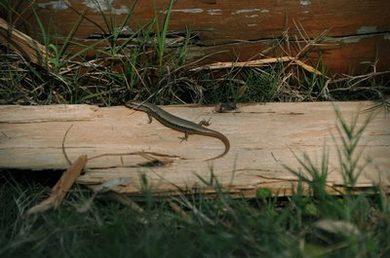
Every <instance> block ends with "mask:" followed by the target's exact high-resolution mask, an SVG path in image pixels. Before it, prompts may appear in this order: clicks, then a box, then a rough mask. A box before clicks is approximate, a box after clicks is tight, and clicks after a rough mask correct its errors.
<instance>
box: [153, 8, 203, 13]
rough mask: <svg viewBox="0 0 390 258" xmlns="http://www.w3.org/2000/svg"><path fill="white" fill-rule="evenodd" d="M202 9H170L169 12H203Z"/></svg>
mask: <svg viewBox="0 0 390 258" xmlns="http://www.w3.org/2000/svg"><path fill="white" fill-rule="evenodd" d="M167 12H168V11H161V12H160V13H167ZM203 12H204V10H203V9H200V8H189V9H172V10H171V13H203Z"/></svg>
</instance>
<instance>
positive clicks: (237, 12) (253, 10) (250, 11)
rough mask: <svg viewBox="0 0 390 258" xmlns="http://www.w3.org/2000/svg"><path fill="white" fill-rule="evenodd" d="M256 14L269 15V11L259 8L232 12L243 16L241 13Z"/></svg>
mask: <svg viewBox="0 0 390 258" xmlns="http://www.w3.org/2000/svg"><path fill="white" fill-rule="evenodd" d="M255 12H260V13H269V10H268V9H259V8H253V9H240V10H237V11H235V12H232V14H233V15H237V14H241V13H255Z"/></svg>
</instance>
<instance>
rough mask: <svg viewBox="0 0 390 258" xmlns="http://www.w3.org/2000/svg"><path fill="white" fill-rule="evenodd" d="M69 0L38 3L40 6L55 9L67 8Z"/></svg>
mask: <svg viewBox="0 0 390 258" xmlns="http://www.w3.org/2000/svg"><path fill="white" fill-rule="evenodd" d="M68 5H70V4H69V2H68V1H67V0H59V1H49V2H47V3H38V7H40V8H51V9H56V10H64V9H67V8H68Z"/></svg>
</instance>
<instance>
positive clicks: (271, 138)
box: [0, 102, 390, 196]
mask: <svg viewBox="0 0 390 258" xmlns="http://www.w3.org/2000/svg"><path fill="white" fill-rule="evenodd" d="M371 104H372V103H370V102H349V103H341V102H340V103H328V102H320V103H267V104H266V105H260V104H256V105H251V104H247V105H243V104H242V105H239V109H238V110H237V111H236V112H233V113H215V112H213V108H212V107H199V106H166V107H164V109H166V110H167V111H169V112H171V113H173V114H175V115H178V116H181V117H184V118H187V119H189V120H192V121H199V120H201V119H203V118H209V117H211V122H212V124H211V126H210V128H212V129H215V130H218V131H220V132H222V133H224V134H225V135H226V136H227V137H228V138H229V139H230V142H231V150H230V152H229V153H228V154H227V155H226V156H224V157H223V158H221V159H218V160H215V161H212V162H205V161H204V159H207V158H209V157H212V156H215V155H216V154H219V153H220V152H222V151H223V148H224V147H223V144H221V143H220V142H219V141H218V140H216V139H213V138H208V137H204V136H198V135H191V136H190V137H189V140H188V141H187V142H182V143H180V140H179V139H178V137H180V136H182V134H181V133H179V132H176V131H173V130H171V129H169V128H166V127H164V126H162V125H161V124H159V123H158V122H157V121H153V123H151V124H148V119H147V116H146V115H145V114H144V113H142V112H134V113H132V112H133V111H132V110H129V109H127V108H124V107H120V106H118V107H111V108H98V107H95V106H88V105H54V106H36V107H20V106H1V107H0V167H1V168H17V169H34V170H46V169H66V168H67V167H68V163H67V161H66V159H65V157H64V155H63V153H62V148H61V144H62V140H63V137H64V134H65V132H66V130H68V129H69V127H70V126H71V125H73V127H72V128H71V130H70V131H69V134H68V136H67V138H66V141H65V149H66V152H67V153H68V156H69V158H70V159H71V160H72V161H73V160H75V159H77V157H79V156H80V155H82V154H86V155H88V157H89V158H91V157H93V156H96V155H100V154H109V153H110V154H122V155H121V156H103V157H100V158H96V159H91V160H89V161H88V163H87V165H86V169H85V171H86V173H85V174H84V175H83V176H81V177H80V178H79V179H78V182H79V183H81V184H85V185H89V186H91V187H99V185H101V184H102V183H104V182H107V181H109V180H112V179H117V178H121V179H123V181H124V182H127V183H125V184H123V185H118V186H115V188H114V189H115V190H116V191H120V192H126V193H130V194H139V193H140V192H141V191H142V185H141V184H140V177H141V176H142V175H144V176H145V177H146V179H147V182H148V185H149V187H150V188H151V189H152V190H153V191H154V192H155V193H156V194H157V193H160V194H177V193H179V192H180V191H182V190H188V191H191V190H199V189H202V190H203V191H206V192H207V191H209V192H210V193H212V192H213V188H212V187H209V186H206V185H205V184H204V183H203V182H202V181H201V180H200V179H199V177H202V178H204V179H206V180H210V177H211V172H212V173H213V174H214V175H215V177H216V178H217V179H218V181H219V182H220V183H221V184H222V185H223V186H224V187H225V188H226V189H228V190H229V191H230V192H232V193H236V194H244V195H246V196H254V195H255V193H256V190H257V189H259V188H262V187H266V188H269V189H271V191H272V192H273V193H275V194H279V195H288V194H291V186H292V185H293V184H294V183H296V182H295V179H296V178H295V177H294V176H292V174H290V173H289V172H288V171H287V170H286V169H285V168H284V167H283V164H285V165H288V166H290V167H294V168H298V167H300V165H299V164H298V162H297V160H296V158H295V157H294V153H295V154H296V155H297V156H298V157H301V156H302V154H303V153H304V152H306V153H307V154H308V155H309V156H310V157H311V158H312V159H313V160H314V162H316V163H317V164H319V162H320V159H321V156H322V152H323V146H324V144H326V145H327V146H328V147H329V151H330V153H329V163H330V170H329V172H330V173H329V177H328V184H329V186H330V187H331V188H330V191H333V192H334V191H335V189H334V188H332V187H336V188H337V187H341V186H343V184H344V183H343V180H342V175H341V174H340V173H339V165H338V158H337V151H336V150H335V147H336V144H335V142H334V140H333V139H332V134H333V135H335V136H336V140H337V142H338V143H339V140H340V139H339V137H338V136H337V132H336V117H335V112H334V107H335V106H336V107H338V108H339V109H340V110H341V111H342V113H343V115H344V116H345V118H346V119H347V121H350V119H351V118H352V117H354V116H355V115H356V114H357V112H359V110H360V111H361V110H363V109H364V108H367V107H369V106H370V105H371ZM367 116H368V113H361V114H360V117H359V123H360V124H361V123H362V122H363V121H364V119H365V117H367ZM358 148H359V149H361V148H364V152H363V156H362V160H361V162H362V163H360V164H363V163H364V162H365V161H366V160H367V159H370V160H371V162H370V163H369V164H368V165H367V167H366V168H365V170H364V173H363V174H362V176H361V177H360V178H359V180H358V184H357V187H362V188H365V187H369V186H371V185H372V183H373V182H378V178H379V177H380V178H381V180H382V182H386V180H389V177H390V174H389V172H390V170H389V168H390V159H389V157H390V119H389V116H388V115H385V114H383V113H380V114H378V115H377V116H376V117H375V119H374V120H373V121H372V122H371V123H370V124H369V126H368V128H367V129H366V131H365V133H364V135H363V137H362V139H361V141H360V142H359V147H358ZM140 152H144V153H140ZM128 153H132V154H133V155H126V154H128ZM147 153H149V154H147ZM156 159H157V160H159V161H160V163H156V162H152V161H155V160H156ZM146 165H149V167H148V166H146ZM179 189H180V190H179Z"/></svg>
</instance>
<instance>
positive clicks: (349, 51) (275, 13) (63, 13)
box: [16, 0, 390, 73]
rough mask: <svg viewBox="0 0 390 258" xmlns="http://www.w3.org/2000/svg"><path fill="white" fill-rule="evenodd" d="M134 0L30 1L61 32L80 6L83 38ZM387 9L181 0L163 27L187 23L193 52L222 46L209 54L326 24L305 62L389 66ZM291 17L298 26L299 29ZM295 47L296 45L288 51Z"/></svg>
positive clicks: (346, 1) (243, 56)
mask: <svg viewBox="0 0 390 258" xmlns="http://www.w3.org/2000/svg"><path fill="white" fill-rule="evenodd" d="M64 2H67V4H65V3H64ZM135 2H136V1H134V0H110V1H107V0H95V1H79V0H68V1H49V0H37V1H36V3H37V6H38V9H37V14H38V16H39V17H41V19H42V21H43V24H44V25H45V27H46V28H47V29H50V30H51V31H56V32H58V33H59V34H62V35H65V34H67V33H69V32H70V31H71V30H72V29H73V28H74V25H75V23H76V21H77V19H78V17H79V15H80V13H83V14H85V19H84V20H83V21H82V23H81V25H80V27H79V28H78V30H77V32H76V34H75V36H76V37H78V38H80V39H83V40H85V42H88V43H92V42H95V40H93V39H91V36H96V34H102V33H110V31H111V30H112V28H115V27H118V26H119V25H120V24H121V22H122V21H123V20H124V18H125V17H126V15H127V14H128V13H129V12H130V10H131V6H132V5H133V4H135ZM107 3H112V5H111V6H108V5H107ZM168 4H169V0H156V1H152V0H148V1H146V0H145V1H137V3H136V4H135V7H134V10H133V12H132V15H131V17H130V19H129V22H128V26H129V28H130V29H131V31H136V30H137V29H138V28H140V27H141V26H142V25H144V24H146V23H147V22H149V21H150V20H151V19H152V17H153V16H154V15H155V14H161V13H163V12H164V10H166V8H167V6H168ZM25 6H26V5H24V7H23V5H21V6H19V7H18V8H19V9H23V8H26V7H25ZM388 11H390V1H383V0H359V1H350V0H329V1H323V0H262V1H259V0H257V1H256V0H224V1H222V0H180V1H177V2H176V4H175V5H174V7H173V10H172V16H171V22H170V27H169V28H170V31H171V32H174V31H184V30H185V29H186V28H188V29H189V30H191V31H193V32H196V33H198V35H199V38H198V39H197V41H196V42H194V43H196V44H197V47H195V48H193V51H192V56H193V57H200V56H205V55H208V54H212V53H216V52H218V51H221V50H226V51H227V52H224V53H221V54H217V55H213V56H212V57H210V58H208V59H207V61H208V62H212V61H234V60H237V59H238V60H240V61H243V60H248V59H253V58H259V53H261V52H262V51H264V50H266V49H268V48H269V47H270V46H274V45H275V39H276V38H280V37H281V35H282V34H283V33H284V32H285V31H286V30H287V29H288V33H289V35H290V37H291V40H294V38H295V37H296V39H299V40H303V39H304V38H316V37H318V36H319V35H320V34H321V33H322V32H324V31H325V30H329V32H328V33H327V34H326V35H327V36H328V38H327V39H326V40H325V43H327V45H318V46H317V48H316V51H315V52H313V53H312V55H311V58H312V59H311V61H312V64H316V62H317V61H318V60H319V59H320V58H321V60H322V61H323V63H324V64H325V65H326V66H327V67H329V69H330V70H331V71H333V72H337V73H358V72H365V70H366V69H367V68H368V67H369V66H370V65H371V64H373V63H374V62H375V61H378V62H377V64H376V66H377V69H378V70H384V69H389V68H390V15H387V13H388ZM102 13H104V14H105V16H104V15H102ZM104 17H106V18H107V19H106V20H105V19H104ZM110 17H111V18H112V17H113V18H112V19H111V18H110ZM35 19H36V18H35V17H34V15H33V14H32V13H31V12H29V11H28V10H27V11H25V12H24V16H23V18H19V19H18V21H17V22H16V25H17V26H19V27H25V25H26V21H27V22H28V23H31V24H32V25H33V27H34V26H35V27H36V26H37V23H36V21H35ZM23 23H24V24H23ZM297 25H298V26H301V28H303V29H304V30H305V31H304V32H302V31H301V32H299V31H298V30H297ZM25 28H27V27H25ZM30 28H31V27H30ZM129 31H130V30H129ZM301 44H302V45H304V43H303V42H301ZM282 52H283V50H282V49H280V48H277V49H273V51H268V52H264V55H266V56H268V57H275V56H277V55H280V54H281V53H282ZM294 52H296V49H294V50H293V51H292V53H291V54H294ZM283 54H284V53H283Z"/></svg>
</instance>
